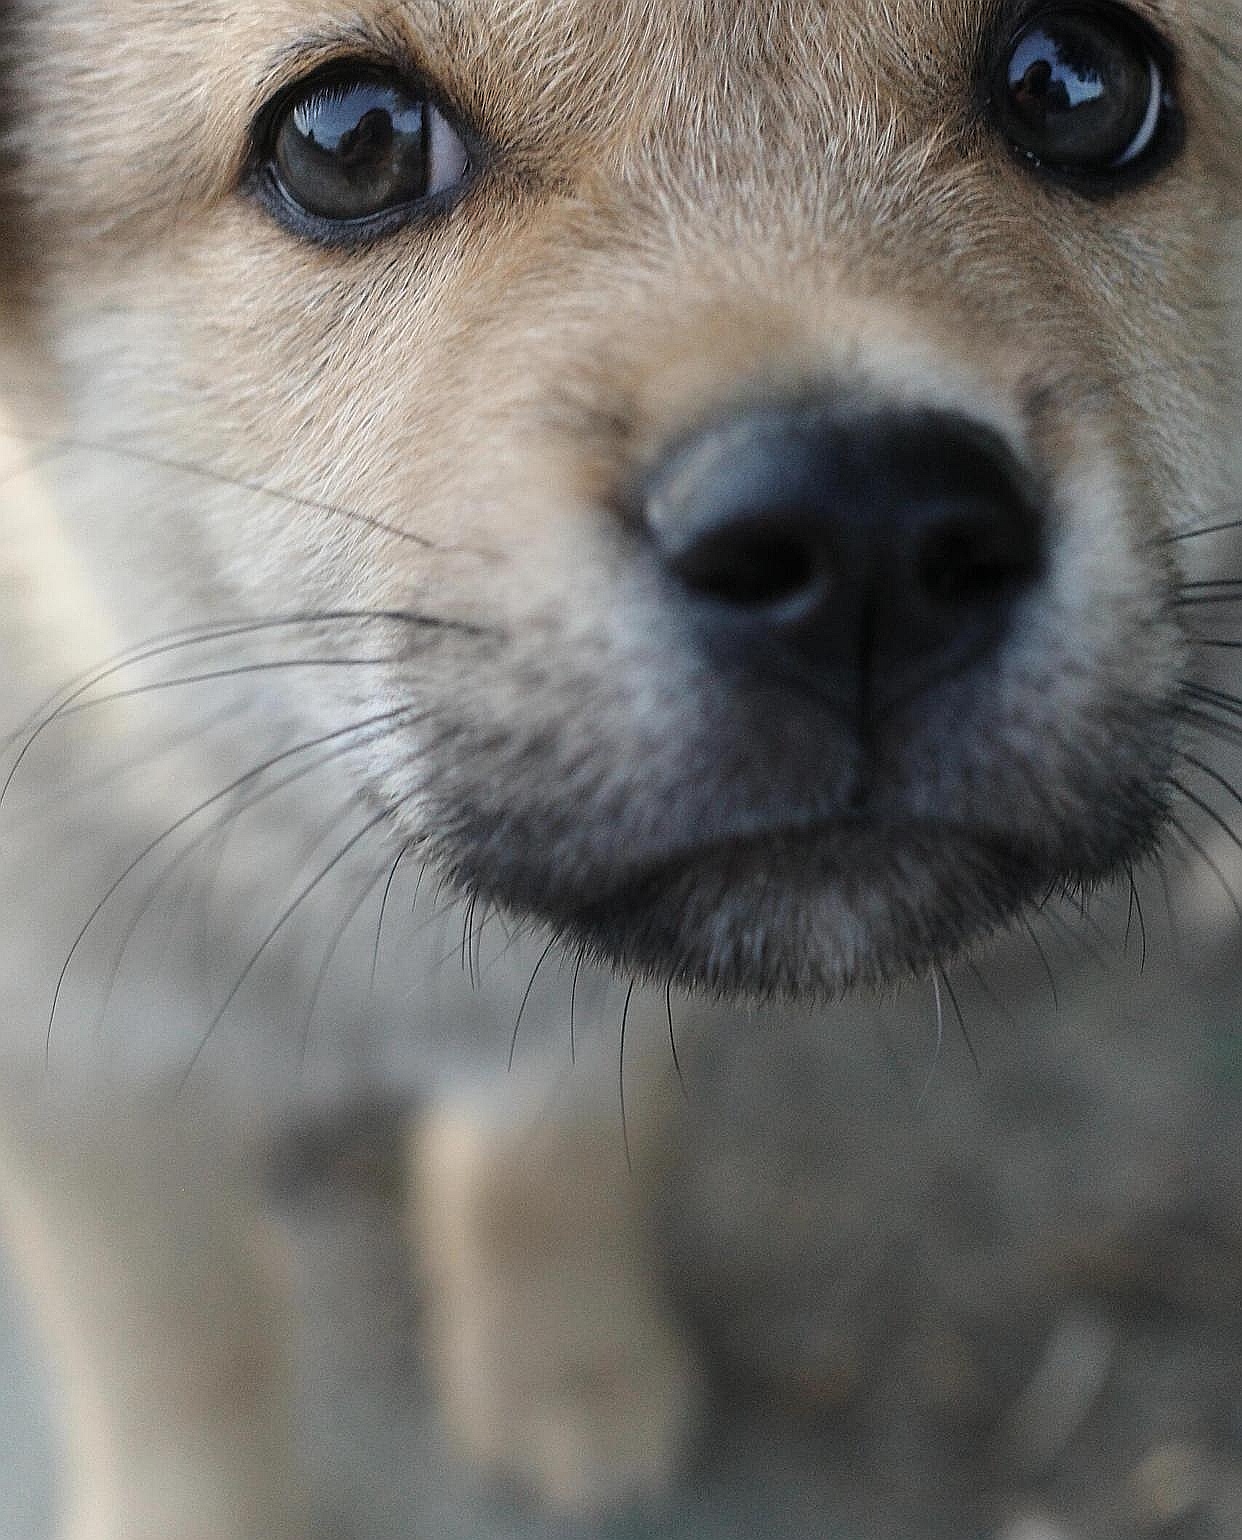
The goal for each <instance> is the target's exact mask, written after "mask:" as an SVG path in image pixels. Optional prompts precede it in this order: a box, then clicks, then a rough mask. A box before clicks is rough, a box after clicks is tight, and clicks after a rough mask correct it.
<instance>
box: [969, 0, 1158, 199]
mask: <svg viewBox="0 0 1242 1540" xmlns="http://www.w3.org/2000/svg"><path fill="white" fill-rule="evenodd" d="M1169 74H1170V70H1169V67H1168V64H1167V61H1166V58H1165V56H1164V52H1163V50H1162V49H1161V47H1160V46H1159V45H1158V43H1157V42H1156V40H1155V39H1154V38H1153V37H1151V36H1150V35H1149V33H1148V29H1147V28H1146V27H1145V25H1144V24H1143V23H1141V22H1140V21H1139V20H1138V18H1137V17H1135V16H1134V15H1132V14H1131V13H1130V12H1128V11H1126V10H1124V9H1122V8H1121V7H1120V6H1116V5H1112V4H1094V5H1091V4H1078V5H1054V6H1050V7H1048V8H1046V9H1044V10H1041V11H1040V12H1038V13H1037V14H1036V15H1035V17H1034V18H1033V19H1031V20H1029V21H1028V22H1027V23H1026V24H1025V26H1023V27H1022V28H1021V30H1019V31H1018V33H1017V34H1016V35H1015V36H1012V37H1011V38H1010V40H1009V42H1008V43H1007V45H1006V47H1005V49H1004V50H1003V55H1002V58H1001V60H1000V61H999V63H998V67H997V69H996V73H995V75H994V77H993V82H992V92H991V94H992V107H993V113H994V115H995V118H996V121H997V123H998V125H999V126H1000V128H1001V131H1002V132H1003V133H1004V134H1005V137H1006V138H1007V139H1008V140H1009V142H1010V144H1011V145H1012V146H1013V148H1014V149H1015V150H1017V151H1018V152H1019V153H1020V154H1022V155H1024V156H1025V157H1026V158H1027V159H1028V160H1030V161H1032V162H1034V163H1035V164H1036V165H1037V166H1040V167H1042V168H1044V169H1046V170H1048V171H1051V172H1054V173H1056V172H1060V173H1063V174H1065V175H1069V176H1074V175H1078V176H1093V177H1113V176H1117V175H1119V174H1123V173H1127V172H1129V171H1131V169H1132V168H1138V167H1140V166H1142V165H1144V164H1145V163H1146V162H1148V161H1149V160H1150V159H1151V158H1152V156H1153V155H1154V154H1155V153H1156V152H1157V150H1158V147H1159V145H1160V143H1161V140H1162V139H1163V138H1164V137H1165V135H1166V130H1167V128H1168V126H1169V123H1170V121H1171V119H1172V118H1173V116H1174V113H1175V107H1174V102H1173V95H1172V88H1171V83H1170V80H1169Z"/></svg>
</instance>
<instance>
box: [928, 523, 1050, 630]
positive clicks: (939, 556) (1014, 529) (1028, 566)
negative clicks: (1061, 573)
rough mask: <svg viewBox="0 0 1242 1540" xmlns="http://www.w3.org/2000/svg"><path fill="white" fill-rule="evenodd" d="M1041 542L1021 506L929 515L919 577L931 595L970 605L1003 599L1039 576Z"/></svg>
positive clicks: (950, 603) (945, 601)
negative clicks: (935, 516)
mask: <svg viewBox="0 0 1242 1540" xmlns="http://www.w3.org/2000/svg"><path fill="white" fill-rule="evenodd" d="M1041 564H1042V542H1041V540H1040V533H1039V528H1038V525H1037V523H1036V521H1035V520H1034V519H1033V518H1032V517H1031V516H1030V515H1028V514H1027V513H1026V511H1025V510H1024V509H1022V508H1019V507H1017V506H1014V507H1012V508H996V507H993V508H982V509H979V510H978V511H975V512H969V513H967V512H963V513H956V514H950V515H948V516H947V517H942V518H940V519H935V518H933V519H931V520H930V521H929V523H928V526H927V528H926V529H925V530H924V533H923V538H922V540H921V541H920V543H919V548H918V552H917V555H916V559H915V578H916V581H917V583H918V586H919V588H920V589H921V590H922V592H923V593H924V594H926V595H927V596H928V597H929V598H931V599H934V600H935V601H936V602H938V603H940V604H944V605H946V606H957V607H969V606H972V605H980V604H987V603H990V602H993V601H997V600H1003V599H1006V598H1009V597H1010V596H1012V595H1014V594H1016V593H1018V592H1020V591H1021V590H1022V589H1024V588H1027V587H1029V586H1030V585H1031V584H1032V583H1034V582H1035V581H1036V579H1037V578H1038V577H1039V573H1040V568H1041Z"/></svg>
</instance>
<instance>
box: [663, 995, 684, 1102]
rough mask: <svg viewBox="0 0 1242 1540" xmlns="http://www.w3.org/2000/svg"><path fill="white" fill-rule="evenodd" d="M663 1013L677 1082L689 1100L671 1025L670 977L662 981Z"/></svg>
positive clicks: (675, 1035)
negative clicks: (666, 1019) (666, 1023)
mask: <svg viewBox="0 0 1242 1540" xmlns="http://www.w3.org/2000/svg"><path fill="white" fill-rule="evenodd" d="M664 1014H665V1016H667V1018H668V1046H669V1048H670V1049H671V1050H672V1054H673V1068H674V1070H676V1072H677V1084H678V1085H679V1086H680V1087H681V1094H682V1095H683V1096H684V1097H685V1098H686V1100H687V1101H689V1099H690V1097H689V1093H688V1092H687V1090H686V1077H685V1076H684V1075H683V1074H682V1072H681V1058H680V1056H679V1055H678V1052H677V1033H676V1031H675V1030H674V1027H673V981H672V979H666V980H665V983H664Z"/></svg>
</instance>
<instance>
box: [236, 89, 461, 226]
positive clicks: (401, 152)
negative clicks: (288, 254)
mask: <svg viewBox="0 0 1242 1540" xmlns="http://www.w3.org/2000/svg"><path fill="white" fill-rule="evenodd" d="M265 138H266V141H267V148H266V153H265V155H264V166H263V170H264V173H265V175H266V178H267V181H268V183H269V186H270V187H271V188H273V189H274V190H275V191H276V192H277V194H278V195H279V196H280V197H281V199H283V201H284V202H285V203H286V205H289V206H292V209H293V210H294V211H296V212H298V213H300V214H303V215H308V216H310V218H311V219H312V220H314V221H317V222H324V221H326V222H328V223H329V224H330V225H331V226H335V227H355V228H357V227H364V228H365V227H367V226H368V225H369V224H370V223H372V222H374V221H376V220H378V219H380V218H381V217H382V216H390V217H391V216H393V215H394V214H399V213H400V212H402V211H409V210H412V209H415V208H417V207H418V206H419V205H422V204H426V203H428V202H429V201H430V200H433V199H435V198H437V197H438V196H439V195H441V194H445V193H448V192H450V191H451V190H452V189H453V188H455V187H457V186H458V185H459V184H460V183H461V182H462V181H463V180H464V179H465V177H466V174H467V172H468V170H469V154H468V151H467V149H466V146H465V143H464V141H463V139H462V137H461V135H460V134H459V133H458V131H457V130H456V128H454V126H453V125H452V124H451V123H450V122H449V120H448V119H447V117H446V116H445V115H444V113H443V112H441V111H440V109H439V108H438V107H436V106H435V104H434V103H433V102H432V101H430V100H429V99H428V98H427V97H426V96H425V95H423V94H421V93H420V92H419V91H417V90H415V89H412V88H410V87H407V86H406V85H404V84H403V83H402V82H401V81H399V80H396V79H390V78H387V77H385V76H382V75H376V74H370V73H357V74H345V75H342V74H337V75H334V76H329V77H327V78H321V79H319V80H316V81H312V82H310V83H308V84H306V85H304V86H302V87H300V88H299V89H298V90H297V91H296V92H295V93H294V94H293V95H292V96H290V97H287V98H285V100H284V101H283V102H282V103H281V104H280V106H279V108H278V109H277V110H276V112H275V113H274V114H273V116H272V119H271V122H270V126H269V127H268V129H267V133H266V135H265Z"/></svg>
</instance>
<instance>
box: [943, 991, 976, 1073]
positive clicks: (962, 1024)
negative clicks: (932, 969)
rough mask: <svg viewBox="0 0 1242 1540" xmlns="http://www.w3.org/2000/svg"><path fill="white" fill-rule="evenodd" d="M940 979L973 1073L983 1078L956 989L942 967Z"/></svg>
mask: <svg viewBox="0 0 1242 1540" xmlns="http://www.w3.org/2000/svg"><path fill="white" fill-rule="evenodd" d="M939 973H940V980H941V983H943V985H944V987H945V990H946V991H947V993H948V996H949V1003H950V1005H952V1007H953V1014H954V1015H955V1016H956V1017H957V1025H958V1029H959V1030H960V1032H961V1034H962V1041H963V1042H964V1043H965V1044H966V1051H967V1053H968V1054H969V1055H970V1062H971V1063H972V1064H973V1065H974V1067H975V1074H976V1075H977V1076H978V1078H979V1079H980V1080H982V1079H983V1066H982V1064H980V1063H979V1055H978V1054H977V1053H976V1052H975V1045H974V1043H973V1042H972V1041H971V1037H970V1033H969V1032H968V1031H967V1030H966V1018H965V1017H964V1016H963V1015H962V1007H961V1006H960V1005H959V1004H958V999H957V991H956V990H955V989H954V988H953V985H952V983H951V982H950V981H949V975H948V974H947V973H946V972H945V971H944V969H943V968H941V969H940V970H939Z"/></svg>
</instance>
